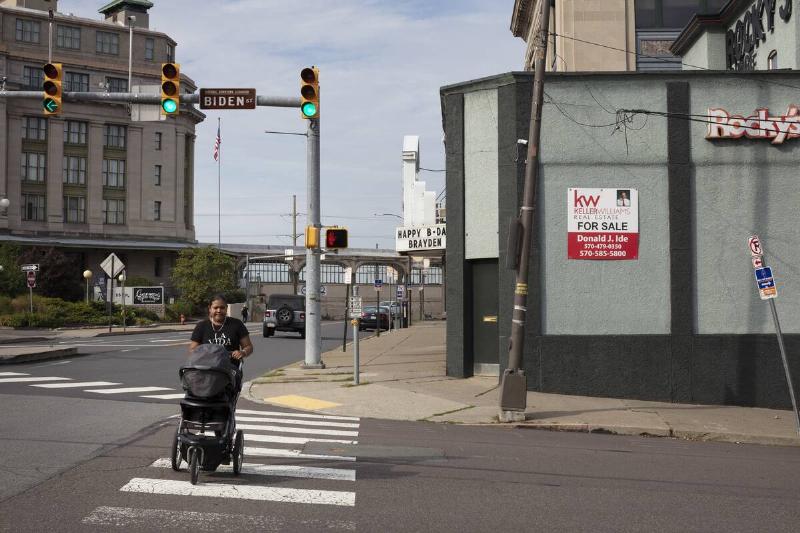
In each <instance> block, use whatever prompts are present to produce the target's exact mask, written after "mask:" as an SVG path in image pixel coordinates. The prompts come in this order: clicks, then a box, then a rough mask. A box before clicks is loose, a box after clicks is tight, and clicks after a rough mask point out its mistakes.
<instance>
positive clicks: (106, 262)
mask: <svg viewBox="0 0 800 533" xmlns="http://www.w3.org/2000/svg"><path fill="white" fill-rule="evenodd" d="M112 263H113V268H114V272H111V268H112ZM100 268H102V269H103V272H105V273H106V274H108V275H109V277H112V278H115V277H117V274H119V273H120V272H122V271H123V270H125V263H123V262H122V261H121V260H120V258H119V257H117V256H116V255H115V254H114V253H113V252H112V253H110V254H108V257H106V258H105V259H103V262H102V263H100Z"/></svg>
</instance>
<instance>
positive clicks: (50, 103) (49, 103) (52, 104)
mask: <svg viewBox="0 0 800 533" xmlns="http://www.w3.org/2000/svg"><path fill="white" fill-rule="evenodd" d="M43 105H44V108H45V109H46V110H47V111H48V112H49V113H55V112H56V111H57V110H58V104H57V103H56V101H55V100H53V99H52V98H45V99H44V104H43Z"/></svg>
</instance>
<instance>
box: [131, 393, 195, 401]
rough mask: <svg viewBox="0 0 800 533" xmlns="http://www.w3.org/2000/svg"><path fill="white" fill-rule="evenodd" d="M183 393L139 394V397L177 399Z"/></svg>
mask: <svg viewBox="0 0 800 533" xmlns="http://www.w3.org/2000/svg"><path fill="white" fill-rule="evenodd" d="M184 396H185V395H184V394H183V393H182V392H176V393H174V394H143V395H142V396H139V397H140V398H155V399H157V400H177V399H178V398H183V397H184Z"/></svg>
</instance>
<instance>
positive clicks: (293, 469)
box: [150, 457, 356, 481]
mask: <svg viewBox="0 0 800 533" xmlns="http://www.w3.org/2000/svg"><path fill="white" fill-rule="evenodd" d="M150 466H154V467H156V468H172V461H171V460H170V459H168V458H166V457H164V458H162V459H156V461H155V462H154V463H153V464H151V465H150ZM217 472H224V473H226V474H227V473H230V472H233V468H232V467H231V466H230V465H220V466H219V468H217ZM242 474H252V475H254V476H279V477H298V478H306V479H333V480H336V481H355V480H356V471H355V470H348V469H346V468H316V467H309V466H297V465H262V464H258V463H244V464H242Z"/></svg>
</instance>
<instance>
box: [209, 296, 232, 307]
mask: <svg viewBox="0 0 800 533" xmlns="http://www.w3.org/2000/svg"><path fill="white" fill-rule="evenodd" d="M217 300H219V301H220V302H222V303H224V304H225V305H228V299H227V298H225V295H224V294H215V295H214V296H212V297H211V299H210V300H209V301H208V306H209V307H211V304H213V303H214V302H216V301H217Z"/></svg>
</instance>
